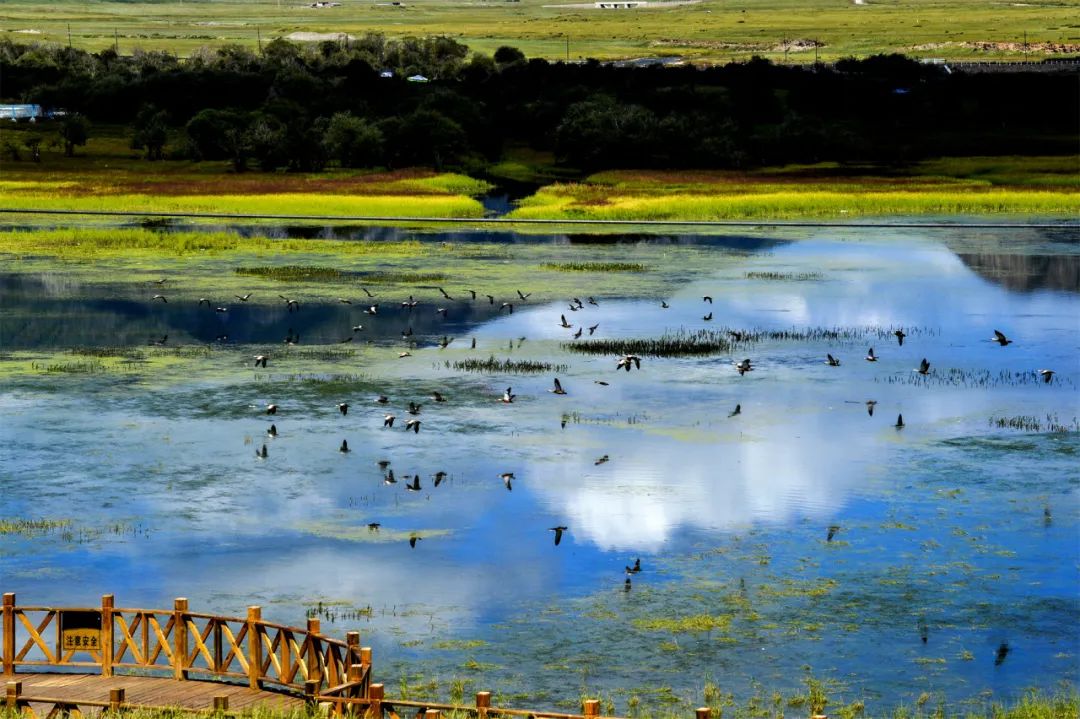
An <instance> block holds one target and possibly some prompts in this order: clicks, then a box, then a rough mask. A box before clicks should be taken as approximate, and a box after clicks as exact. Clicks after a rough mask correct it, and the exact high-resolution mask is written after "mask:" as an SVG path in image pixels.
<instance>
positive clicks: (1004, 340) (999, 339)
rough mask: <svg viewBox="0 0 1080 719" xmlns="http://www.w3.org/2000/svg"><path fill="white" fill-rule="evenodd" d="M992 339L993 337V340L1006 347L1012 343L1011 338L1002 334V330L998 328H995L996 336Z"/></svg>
mask: <svg viewBox="0 0 1080 719" xmlns="http://www.w3.org/2000/svg"><path fill="white" fill-rule="evenodd" d="M991 339H992V341H993V342H997V343H998V344H999V345H1001V346H1002V347H1004V346H1005V345H1011V344H1012V340H1011V339H1009V338H1008V337H1006V336H1005V335H1003V334H1001V332H999V331H997V330H994V336H993V337H992V338H991Z"/></svg>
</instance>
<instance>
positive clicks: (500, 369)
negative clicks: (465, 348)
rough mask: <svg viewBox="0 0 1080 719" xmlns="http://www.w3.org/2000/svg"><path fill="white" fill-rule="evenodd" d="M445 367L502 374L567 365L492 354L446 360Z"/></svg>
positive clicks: (559, 368)
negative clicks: (485, 356)
mask: <svg viewBox="0 0 1080 719" xmlns="http://www.w3.org/2000/svg"><path fill="white" fill-rule="evenodd" d="M444 366H445V367H446V368H447V369H455V370H457V371H459V372H480V373H490V374H496V373H503V374H541V373H543V372H565V371H566V370H567V369H568V367H567V366H566V365H564V364H552V363H550V362H538V361H536V360H512V359H504V360H500V359H496V358H495V356H494V355H492V356H491V357H488V358H487V359H476V358H472V357H470V358H469V359H463V360H454V361H453V362H451V361H449V360H447V361H446V362H445V363H444Z"/></svg>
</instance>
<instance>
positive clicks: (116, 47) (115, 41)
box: [112, 28, 120, 55]
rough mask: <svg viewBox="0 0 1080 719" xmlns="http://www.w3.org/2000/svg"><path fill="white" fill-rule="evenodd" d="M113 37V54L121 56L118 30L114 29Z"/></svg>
mask: <svg viewBox="0 0 1080 719" xmlns="http://www.w3.org/2000/svg"><path fill="white" fill-rule="evenodd" d="M112 36H113V52H115V53H116V54H117V55H119V54H120V33H118V32H117V31H116V28H113V31H112Z"/></svg>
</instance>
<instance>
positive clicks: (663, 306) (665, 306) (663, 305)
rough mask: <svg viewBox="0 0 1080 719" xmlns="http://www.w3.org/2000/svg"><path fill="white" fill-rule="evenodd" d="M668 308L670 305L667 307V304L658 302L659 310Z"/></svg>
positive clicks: (661, 301)
mask: <svg viewBox="0 0 1080 719" xmlns="http://www.w3.org/2000/svg"><path fill="white" fill-rule="evenodd" d="M668 307H671V305H669V304H668V303H667V302H664V301H663V300H660V309H663V310H666V309H667V308H668Z"/></svg>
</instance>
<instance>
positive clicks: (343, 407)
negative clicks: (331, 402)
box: [337, 402, 349, 417]
mask: <svg viewBox="0 0 1080 719" xmlns="http://www.w3.org/2000/svg"><path fill="white" fill-rule="evenodd" d="M337 408H338V412H341V416H342V417H344V416H345V415H347V414H348V413H349V403H348V402H342V403H340V404H339V405H338V406H337Z"/></svg>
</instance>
